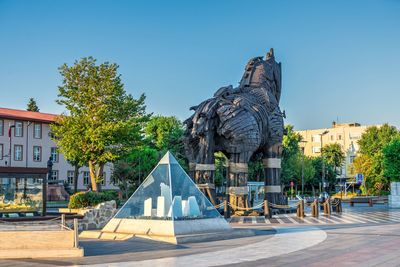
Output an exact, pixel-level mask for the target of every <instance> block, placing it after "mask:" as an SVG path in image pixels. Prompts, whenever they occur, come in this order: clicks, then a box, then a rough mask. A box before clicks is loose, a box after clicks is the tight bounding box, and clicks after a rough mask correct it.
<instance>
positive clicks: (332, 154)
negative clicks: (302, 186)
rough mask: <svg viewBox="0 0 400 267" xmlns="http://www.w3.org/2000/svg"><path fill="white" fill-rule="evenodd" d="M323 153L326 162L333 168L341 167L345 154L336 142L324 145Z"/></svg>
mask: <svg viewBox="0 0 400 267" xmlns="http://www.w3.org/2000/svg"><path fill="white" fill-rule="evenodd" d="M323 155H324V158H325V160H326V163H327V164H329V165H330V166H333V167H334V168H335V171H336V168H338V167H341V166H342V165H343V163H344V160H345V155H344V153H343V151H342V148H341V147H340V145H339V144H338V143H334V144H329V145H326V146H324V148H323Z"/></svg>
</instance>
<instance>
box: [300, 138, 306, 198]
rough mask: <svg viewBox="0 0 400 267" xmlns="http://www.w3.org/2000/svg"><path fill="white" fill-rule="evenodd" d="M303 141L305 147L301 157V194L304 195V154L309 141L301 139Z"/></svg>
mask: <svg viewBox="0 0 400 267" xmlns="http://www.w3.org/2000/svg"><path fill="white" fill-rule="evenodd" d="M300 142H301V143H304V146H303V147H302V148H303V155H302V158H301V194H302V195H304V154H305V149H306V143H307V141H304V140H301V141H300Z"/></svg>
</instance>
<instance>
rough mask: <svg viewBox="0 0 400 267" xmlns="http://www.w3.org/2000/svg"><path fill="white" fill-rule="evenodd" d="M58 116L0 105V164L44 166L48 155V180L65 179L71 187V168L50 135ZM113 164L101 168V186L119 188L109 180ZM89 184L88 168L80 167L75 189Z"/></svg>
mask: <svg viewBox="0 0 400 267" xmlns="http://www.w3.org/2000/svg"><path fill="white" fill-rule="evenodd" d="M56 117H57V115H55V114H48V113H42V112H31V111H25V110H15V109H8V108H0V166H1V167H20V168H47V161H48V160H49V158H50V157H51V159H52V161H53V172H52V176H51V177H50V179H49V183H51V182H56V181H67V182H68V183H69V184H70V186H71V187H73V176H74V167H73V166H71V165H70V164H69V163H68V162H67V161H66V160H65V159H64V156H63V155H62V154H60V153H58V151H57V146H56V144H55V143H54V142H53V141H52V140H51V138H50V127H49V124H51V123H53V122H54V121H55V119H56ZM111 173H112V164H111V163H110V164H106V166H105V167H104V181H103V183H102V188H103V189H118V187H117V186H114V185H113V184H112V182H111ZM89 183H90V176H89V169H88V168H87V167H82V168H80V169H79V178H78V190H85V189H87V186H88V185H89Z"/></svg>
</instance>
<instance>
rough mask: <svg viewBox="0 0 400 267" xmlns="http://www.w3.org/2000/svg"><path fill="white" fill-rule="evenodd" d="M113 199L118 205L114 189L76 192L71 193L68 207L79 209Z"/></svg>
mask: <svg viewBox="0 0 400 267" xmlns="http://www.w3.org/2000/svg"><path fill="white" fill-rule="evenodd" d="M110 200H115V201H116V203H117V206H118V205H119V202H120V201H119V198H118V193H117V192H115V191H104V192H92V191H89V192H78V193H75V194H73V195H72V196H71V197H70V199H69V203H68V208H69V209H81V208H87V207H94V206H96V205H97V204H100V203H102V202H106V201H110Z"/></svg>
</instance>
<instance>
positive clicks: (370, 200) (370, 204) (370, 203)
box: [368, 198, 374, 207]
mask: <svg viewBox="0 0 400 267" xmlns="http://www.w3.org/2000/svg"><path fill="white" fill-rule="evenodd" d="M368 204H369V206H370V207H372V206H373V205H374V204H373V203H372V198H369V199H368Z"/></svg>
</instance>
